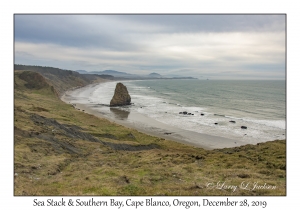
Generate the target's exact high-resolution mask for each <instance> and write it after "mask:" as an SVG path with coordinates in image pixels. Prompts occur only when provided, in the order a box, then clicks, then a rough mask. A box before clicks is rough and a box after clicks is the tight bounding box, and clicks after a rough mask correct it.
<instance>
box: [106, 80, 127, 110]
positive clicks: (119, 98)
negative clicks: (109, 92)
mask: <svg viewBox="0 0 300 210" xmlns="http://www.w3.org/2000/svg"><path fill="white" fill-rule="evenodd" d="M130 102H131V98H130V95H129V93H128V91H127V88H126V86H125V85H123V84H122V83H120V82H119V83H118V84H117V85H116V89H115V94H114V96H113V98H112V99H111V101H110V106H124V105H130V104H131V103H130Z"/></svg>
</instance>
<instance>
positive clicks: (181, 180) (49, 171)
mask: <svg viewBox="0 0 300 210" xmlns="http://www.w3.org/2000/svg"><path fill="white" fill-rule="evenodd" d="M57 79H59V78H57ZM62 89H63V88H62ZM57 92H58V91H57V90H56V88H55V86H54V85H53V82H52V83H51V81H50V80H49V78H48V79H45V78H44V77H43V76H42V75H41V74H39V73H37V72H29V71H22V70H20V71H15V77H14V194H15V195H285V194H286V142H285V141H273V142H267V143H261V144H258V145H246V146H242V147H236V148H227V149H218V150H204V149H201V148H195V147H191V146H187V145H183V144H179V143H176V142H173V141H169V140H165V139H161V138H156V137H153V136H149V135H145V134H143V133H140V132H138V131H136V130H133V129H129V128H125V127H122V126H120V125H117V124H114V123H111V122H109V121H107V120H105V119H99V118H97V117H94V116H92V115H89V114H86V113H84V112H82V111H78V110H77V109H74V108H73V107H72V106H71V105H69V104H65V103H63V102H62V101H61V100H60V99H59V98H58V94H57ZM218 182H219V186H218V187H216V184H217V183H218ZM256 182H257V183H258V184H259V185H264V184H265V183H266V185H268V186H269V185H270V186H276V189H254V190H252V188H253V186H254V183H256ZM208 183H213V184H214V185H212V184H208ZM222 183H224V185H223V187H221V184H222ZM241 183H249V186H248V188H249V189H248V190H246V189H241V188H240V185H241ZM225 185H227V186H228V187H227V188H228V189H225ZM229 185H230V186H234V185H236V186H238V187H237V189H236V190H233V188H232V187H231V188H230V187H229ZM218 188H222V189H218Z"/></svg>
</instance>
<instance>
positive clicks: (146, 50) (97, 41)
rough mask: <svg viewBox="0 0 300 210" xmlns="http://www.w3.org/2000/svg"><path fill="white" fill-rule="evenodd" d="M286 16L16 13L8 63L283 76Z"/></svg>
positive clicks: (203, 74)
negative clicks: (12, 56) (12, 59)
mask: <svg viewBox="0 0 300 210" xmlns="http://www.w3.org/2000/svg"><path fill="white" fill-rule="evenodd" d="M285 27H286V26H285V15H15V16H14V33H15V63H16V64H25V65H42V66H52V67H58V68H62V69H69V70H86V71H97V70H99V71H102V70H107V69H112V70H117V71H123V72H127V73H134V74H149V73H152V72H156V73H159V74H162V75H167V74H172V75H185V76H194V77H197V78H205V79H206V78H209V79H285V73H286V72H285V62H286V61H285Z"/></svg>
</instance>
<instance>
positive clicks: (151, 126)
mask: <svg viewBox="0 0 300 210" xmlns="http://www.w3.org/2000/svg"><path fill="white" fill-rule="evenodd" d="M96 85H97V84H91V85H88V86H85V87H83V88H82V90H84V91H86V90H87V89H88V88H91V87H94V86H96ZM78 90H79V91H80V89H76V91H78ZM73 91H74V90H69V91H66V92H65V93H64V94H63V95H62V96H61V100H62V101H64V102H65V103H68V104H69V103H71V101H72V99H74V97H73V96H72V93H73V94H74V92H73ZM99 106H100V105H99ZM93 107H95V105H91V104H83V103H76V106H75V108H77V109H80V110H84V112H86V113H88V114H92V115H94V116H97V117H99V118H105V119H107V120H109V121H111V122H115V123H117V124H120V125H122V126H125V127H128V128H133V129H136V130H138V131H140V132H142V133H146V134H148V135H151V136H156V137H159V138H164V139H167V140H172V141H176V142H180V143H183V144H188V145H192V146H196V147H201V148H204V149H218V148H226V147H237V146H241V145H245V144H247V143H245V142H243V141H239V140H236V139H229V138H224V137H220V136H212V135H207V134H203V133H198V132H194V131H189V130H184V129H180V128H177V127H174V126H170V125H167V124H164V123H161V122H159V121H157V120H154V119H152V118H150V117H148V116H146V115H143V114H140V113H138V112H125V111H122V110H119V109H117V108H108V107H106V108H107V109H110V112H111V113H113V115H112V116H114V117H111V116H106V115H105V113H101V112H100V111H99V110H96V109H95V108H93Z"/></svg>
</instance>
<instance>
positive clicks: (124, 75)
mask: <svg viewBox="0 0 300 210" xmlns="http://www.w3.org/2000/svg"><path fill="white" fill-rule="evenodd" d="M76 72H78V73H80V74H97V75H110V76H113V77H115V78H118V79H198V78H195V77H190V76H185V77H183V76H174V75H161V74H158V73H156V72H153V73H150V74H148V75H141V74H128V73H126V72H120V71H116V70H104V71H86V70H76Z"/></svg>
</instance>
